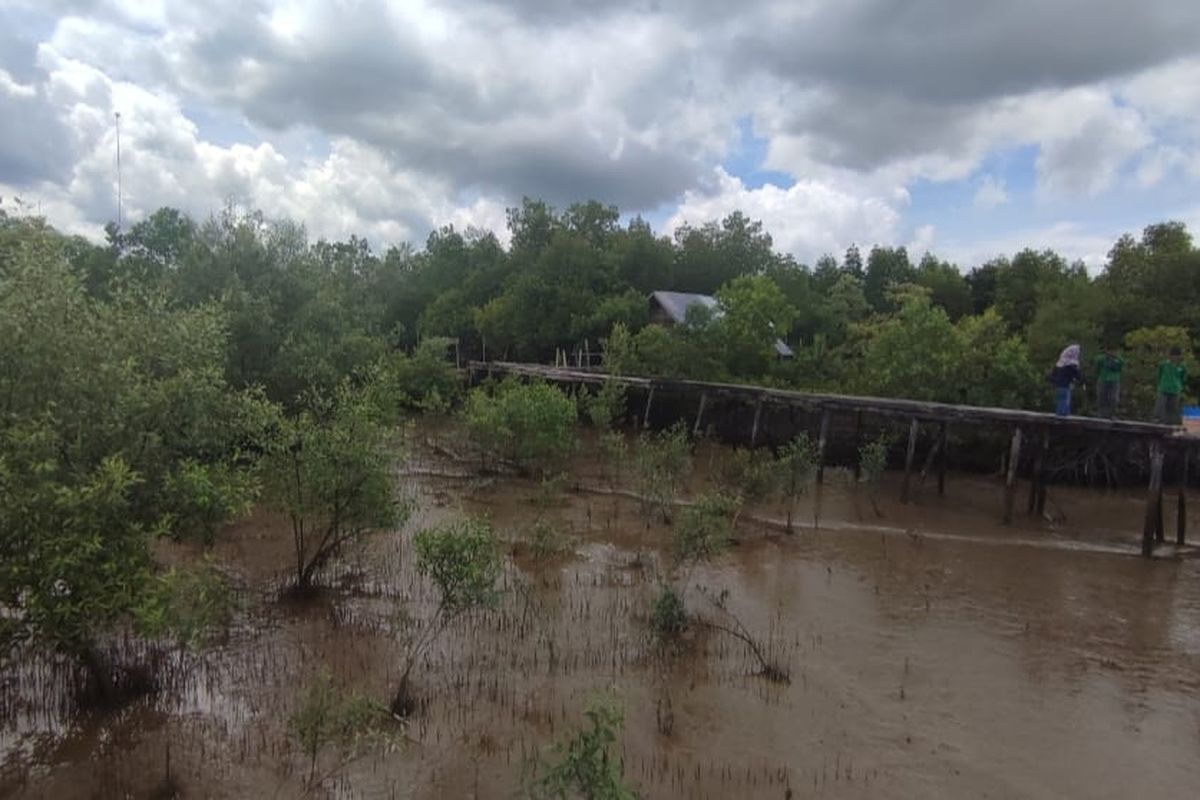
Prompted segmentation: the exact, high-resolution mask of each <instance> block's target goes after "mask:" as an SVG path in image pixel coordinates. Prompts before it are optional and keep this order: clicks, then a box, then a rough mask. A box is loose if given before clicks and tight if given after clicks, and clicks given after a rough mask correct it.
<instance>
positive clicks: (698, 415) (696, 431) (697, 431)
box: [692, 392, 708, 436]
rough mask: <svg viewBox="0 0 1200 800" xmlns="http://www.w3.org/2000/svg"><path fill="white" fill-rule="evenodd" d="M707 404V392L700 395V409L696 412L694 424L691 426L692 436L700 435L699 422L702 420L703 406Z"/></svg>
mask: <svg viewBox="0 0 1200 800" xmlns="http://www.w3.org/2000/svg"><path fill="white" fill-rule="evenodd" d="M707 403H708V392H701V393H700V408H699V409H698V410H697V411H696V424H695V425H693V426H692V436H699V435H700V422H701V420H703V419H704V406H705V405H706V404H707Z"/></svg>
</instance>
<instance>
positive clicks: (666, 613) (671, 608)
mask: <svg viewBox="0 0 1200 800" xmlns="http://www.w3.org/2000/svg"><path fill="white" fill-rule="evenodd" d="M686 627H687V609H686V608H685V606H684V604H683V597H682V596H681V595H680V594H679V592H677V591H675V589H674V587H672V586H671V585H670V584H667V583H664V584H663V585H662V586H660V587H659V590H658V596H657V597H656V598H655V599H654V605H653V606H652V607H651V609H650V630H652V631H653V632H654V635H655V636H657V637H658V638H659V639H672V638H674V637H676V636H678V635H679V634H680V633H683V629H684V628H686Z"/></svg>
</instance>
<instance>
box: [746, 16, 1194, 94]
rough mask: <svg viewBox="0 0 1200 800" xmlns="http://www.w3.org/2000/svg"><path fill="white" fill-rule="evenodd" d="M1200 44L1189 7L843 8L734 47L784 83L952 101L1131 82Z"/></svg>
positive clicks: (752, 35) (749, 36)
mask: <svg viewBox="0 0 1200 800" xmlns="http://www.w3.org/2000/svg"><path fill="white" fill-rule="evenodd" d="M1198 41H1200V3H1197V2H1193V1H1192V0H1139V2H1131V0H1053V1H1052V2H1051V1H1050V0H1007V2H963V0H905V2H896V0H847V1H846V2H840V3H829V4H826V5H824V6H822V7H821V9H820V10H819V11H817V12H816V13H815V14H812V15H811V16H798V17H797V18H795V20H794V21H793V23H792V24H791V25H787V26H776V27H773V28H769V29H762V30H756V31H742V32H741V33H740V34H739V35H738V36H737V37H735V39H734V40H733V43H732V46H733V51H734V52H741V53H744V54H745V56H746V63H748V64H751V65H754V66H763V67H766V68H768V69H770V70H771V71H772V72H773V73H775V74H776V75H778V76H779V77H781V78H783V79H785V80H794V81H798V82H804V81H806V80H816V81H820V82H822V83H825V84H828V85H830V86H834V87H847V88H857V89H859V90H868V91H874V92H879V93H882V94H895V95H901V96H904V97H909V98H920V99H923V100H926V101H932V102H938V103H946V104H954V103H962V102H971V101H980V100H986V99H990V98H994V97H998V96H1001V95H1007V94H1015V93H1022V92H1028V91H1032V90H1036V89H1044V88H1062V87H1070V86H1077V85H1080V84H1085V83H1091V82H1095V81H1099V80H1103V79H1106V78H1111V77H1114V76H1118V75H1123V74H1127V73H1129V72H1132V71H1136V70H1139V69H1143V68H1146V67H1149V66H1153V65H1155V64H1159V63H1162V62H1164V61H1169V60H1171V59H1172V58H1174V57H1176V56H1179V55H1185V54H1194V53H1195V52H1196V51H1197V49H1198V45H1197V42H1198Z"/></svg>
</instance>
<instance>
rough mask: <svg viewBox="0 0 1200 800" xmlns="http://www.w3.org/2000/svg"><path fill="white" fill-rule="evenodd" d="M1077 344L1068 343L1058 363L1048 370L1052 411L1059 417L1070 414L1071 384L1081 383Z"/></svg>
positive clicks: (1081, 376)
mask: <svg viewBox="0 0 1200 800" xmlns="http://www.w3.org/2000/svg"><path fill="white" fill-rule="evenodd" d="M1079 357H1080V352H1079V345H1077V344H1072V345H1068V346H1067V347H1066V348H1065V349H1064V350H1063V351H1062V353H1061V354H1059V356H1058V363H1057V364H1055V365H1054V369H1052V370H1050V375H1049V376H1048V377H1049V380H1050V385H1051V386H1053V387H1054V413H1055V414H1058V415H1059V416H1060V417H1066V416H1070V414H1071V386H1072V385H1073V384H1076V383H1083V373H1082V372H1080V371H1079Z"/></svg>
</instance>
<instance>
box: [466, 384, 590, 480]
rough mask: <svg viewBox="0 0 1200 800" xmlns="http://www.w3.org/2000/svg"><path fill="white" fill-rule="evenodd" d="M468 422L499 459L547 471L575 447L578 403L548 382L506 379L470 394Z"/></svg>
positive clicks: (475, 436)
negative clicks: (576, 408) (490, 388)
mask: <svg viewBox="0 0 1200 800" xmlns="http://www.w3.org/2000/svg"><path fill="white" fill-rule="evenodd" d="M464 413H465V415H466V418H467V424H468V426H469V427H470V429H471V433H472V436H473V437H474V438H475V441H476V442H477V443H479V445H480V446H481V447H482V448H483V449H484V451H485V452H487V453H489V454H490V455H492V456H493V457H496V458H503V459H508V460H511V461H513V462H515V463H516V464H517V465H518V466H520V467H521V468H522V469H525V470H529V471H533V472H539V473H542V474H545V473H547V472H549V471H551V470H553V469H554V468H555V467H557V466H560V465H561V464H562V463H563V462H564V461H565V460H566V458H567V456H569V455H570V454H571V451H572V450H574V448H575V443H576V440H575V419H576V412H575V403H574V402H572V400H571V398H570V397H568V396H567V395H565V394H563V393H562V392H561V391H559V390H558V389H557V388H555V387H553V386H550V385H548V384H544V383H521V382H519V381H516V380H506V381H504V382H502V383H500V384H498V385H497V386H495V387H493V388H492V391H490V392H489V391H488V389H487V388H485V387H479V388H477V389H474V390H473V391H472V392H471V393H470V395H468V397H467V404H466V409H465V412H464Z"/></svg>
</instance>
